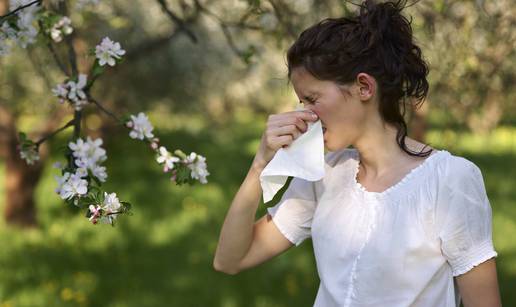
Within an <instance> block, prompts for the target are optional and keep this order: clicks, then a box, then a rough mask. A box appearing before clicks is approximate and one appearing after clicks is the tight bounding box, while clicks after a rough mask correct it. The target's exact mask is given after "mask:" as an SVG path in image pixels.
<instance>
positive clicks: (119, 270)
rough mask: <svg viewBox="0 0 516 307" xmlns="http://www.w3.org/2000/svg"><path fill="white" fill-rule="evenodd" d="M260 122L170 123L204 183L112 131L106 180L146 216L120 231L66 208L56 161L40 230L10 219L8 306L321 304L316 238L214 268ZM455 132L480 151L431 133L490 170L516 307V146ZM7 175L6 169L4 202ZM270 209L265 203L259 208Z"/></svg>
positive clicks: (4, 243)
mask: <svg viewBox="0 0 516 307" xmlns="http://www.w3.org/2000/svg"><path fill="white" fill-rule="evenodd" d="M256 122H259V121H256ZM256 122H254V123H253V121H252V120H249V121H245V122H244V123H241V124H238V125H236V126H228V127H226V128H224V129H222V128H221V129H218V130H216V129H196V130H189V131H181V130H176V129H175V128H174V129H170V130H166V131H164V134H162V135H161V136H162V141H163V143H164V144H170V145H171V146H172V147H173V145H179V144H180V146H179V147H181V148H182V149H184V150H185V151H187V152H190V151H195V152H198V153H201V154H203V155H205V156H206V157H207V162H208V166H209V170H210V172H211V175H210V176H209V177H208V179H209V184H207V185H196V186H193V187H188V186H183V187H177V186H175V185H173V184H172V183H171V182H170V181H169V180H168V178H167V175H166V174H163V173H162V172H161V169H160V166H159V165H157V164H156V163H155V161H154V157H153V155H152V154H151V152H150V151H149V150H148V149H147V148H145V146H144V145H143V144H141V143H139V142H137V141H134V140H131V139H129V138H128V137H127V136H126V135H125V133H123V134H115V135H113V136H111V137H110V138H109V139H106V141H107V144H106V147H107V149H108V161H107V167H108V174H109V175H110V177H109V178H108V182H107V183H106V184H105V188H106V189H107V190H108V191H114V192H117V193H118V196H119V197H120V198H121V199H122V200H127V201H130V202H132V203H133V205H134V207H133V212H134V215H133V216H130V217H122V218H121V219H120V221H119V224H118V225H117V226H116V227H114V228H112V227H109V226H104V225H100V226H93V225H91V224H89V222H88V220H87V219H86V218H84V217H83V216H82V213H79V212H76V211H75V210H74V209H73V208H69V207H66V206H65V204H64V203H63V202H62V201H61V200H60V199H59V198H58V196H57V195H55V193H53V189H54V186H55V183H54V180H53V174H55V170H53V169H52V168H51V167H50V164H51V163H48V167H47V168H46V169H45V173H44V178H43V180H42V182H41V184H40V185H39V186H38V190H37V201H38V217H39V222H40V227H39V228H38V229H33V230H26V231H21V230H19V229H16V228H12V227H9V226H7V225H5V224H4V222H3V221H1V222H0V244H1V247H0V307H5V306H16V307H18V306H113V307H114V306H117V307H118V306H138V307H140V306H224V307H232V306H257V307H258V306H264V307H265V306H267V307H273V306H311V305H312V303H313V301H314V298H315V295H316V292H317V286H318V283H319V280H318V277H317V272H316V268H315V261H314V258H313V253H312V246H311V241H310V240H308V241H306V242H305V244H303V245H302V246H300V247H298V248H292V249H290V250H289V251H287V252H286V253H285V254H284V255H282V256H280V257H277V258H275V259H273V260H272V261H270V262H268V263H266V264H264V265H262V266H259V267H257V268H253V269H251V270H249V271H245V272H242V273H241V274H238V275H236V276H227V275H224V274H221V273H218V272H215V271H214V270H213V269H212V259H213V254H214V251H215V247H216V243H217V240H218V234H219V230H220V227H221V225H222V222H223V219H224V216H225V214H226V211H227V209H228V206H229V204H230V201H231V199H232V197H233V195H234V193H235V192H236V190H237V189H238V187H239V185H240V182H241V180H242V179H243V178H244V176H245V174H246V172H247V169H248V167H249V165H250V163H251V161H252V158H253V152H254V150H255V149H256V146H257V139H258V138H259V136H260V128H261V127H260V126H259V124H256ZM504 129H505V128H504ZM506 129H508V130H509V131H512V132H511V133H514V131H516V130H515V129H512V130H511V129H509V128H506ZM504 133H505V132H504ZM502 134H503V133H502ZM455 137H456V138H459V139H465V138H466V137H470V138H472V140H474V142H477V143H475V144H477V145H476V146H477V147H474V146H472V145H471V142H473V141H469V142H466V143H467V144H468V146H466V145H462V144H460V142H458V145H460V146H458V145H457V142H453V144H455V145H456V146H455V147H453V146H451V145H450V144H445V142H444V141H443V140H444V139H443V138H442V137H440V136H439V134H438V132H433V131H432V132H431V133H430V138H431V139H432V140H431V142H432V145H434V146H436V147H439V146H440V145H443V146H444V145H446V146H450V147H446V148H451V149H449V150H450V151H452V152H453V153H457V154H460V155H463V156H465V157H466V158H468V159H470V160H472V161H473V162H475V163H476V164H477V165H478V166H479V167H480V168H481V170H482V173H483V175H484V180H485V182H486V188H487V192H488V195H489V198H490V201H491V205H492V208H493V221H494V223H493V227H494V243H495V247H496V249H497V251H498V252H499V257H498V259H497V265H498V270H499V280H500V283H501V291H502V296H503V300H504V305H506V306H516V294H515V293H514V292H511V285H512V286H514V284H516V241H514V240H513V238H514V235H516V208H515V207H514V206H512V205H513V204H514V200H515V199H516V190H515V189H514V186H516V185H515V183H516V182H515V179H514V178H515V176H514V175H515V174H514V170H512V171H513V173H511V172H510V171H511V169H510V167H511V166H514V165H515V164H516V151H514V150H513V148H514V147H512V146H513V145H511V146H508V145H503V144H507V141H505V142H504V141H500V142H499V143H500V144H502V145H497V146H498V147H497V148H498V149H497V150H496V151H493V152H491V151H490V150H489V149H488V148H489V147H486V146H485V142H484V141H483V140H482V139H481V140H477V139H475V136H465V135H456V136H455ZM484 138H485V137H484ZM494 138H499V136H496V137H494ZM491 142H493V141H492V140H491ZM496 142H498V141H496ZM509 143H510V142H509ZM513 144H514V143H513ZM504 146H505V147H504ZM54 151H55V150H54ZM54 154H55V153H54ZM55 157H57V154H55ZM50 162H53V161H50ZM0 174H4V169H3V165H2V164H0ZM3 181H4V178H3V176H1V177H0V197H2V198H1V199H2V200H1V201H0V209H3V206H4V204H3V195H4V190H3V189H4V186H3ZM264 213H265V206H261V207H260V208H259V211H258V213H257V216H261V215H263V214H264Z"/></svg>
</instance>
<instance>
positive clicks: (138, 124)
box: [129, 112, 154, 140]
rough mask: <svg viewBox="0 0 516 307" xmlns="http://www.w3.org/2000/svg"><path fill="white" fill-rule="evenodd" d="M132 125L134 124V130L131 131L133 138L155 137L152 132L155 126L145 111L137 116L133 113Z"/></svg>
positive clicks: (130, 134)
mask: <svg viewBox="0 0 516 307" xmlns="http://www.w3.org/2000/svg"><path fill="white" fill-rule="evenodd" d="M130 125H132V130H131V132H130V133H129V136H130V137H131V138H133V139H140V140H143V139H144V138H149V139H150V138H153V137H154V134H152V130H153V129H154V127H152V124H151V123H150V121H149V118H148V117H147V116H146V115H145V114H144V113H143V112H140V113H138V115H137V116H134V115H131V122H130Z"/></svg>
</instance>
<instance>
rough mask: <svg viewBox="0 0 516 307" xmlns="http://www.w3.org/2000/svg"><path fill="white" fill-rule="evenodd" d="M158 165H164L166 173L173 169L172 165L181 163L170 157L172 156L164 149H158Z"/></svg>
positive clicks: (162, 147)
mask: <svg viewBox="0 0 516 307" xmlns="http://www.w3.org/2000/svg"><path fill="white" fill-rule="evenodd" d="M156 161H158V163H159V164H162V163H165V165H164V169H163V170H164V171H165V172H168V171H169V170H171V169H173V168H174V163H176V162H179V161H181V160H180V159H179V158H178V157H174V156H172V154H171V153H170V152H169V151H168V150H167V149H166V148H165V147H164V146H161V147H160V148H159V156H158V158H156Z"/></svg>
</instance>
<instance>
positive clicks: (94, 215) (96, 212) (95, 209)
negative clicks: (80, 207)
mask: <svg viewBox="0 0 516 307" xmlns="http://www.w3.org/2000/svg"><path fill="white" fill-rule="evenodd" d="M88 209H89V211H90V212H91V216H90V218H89V220H90V221H91V222H92V223H93V224H97V219H98V217H99V216H100V215H101V214H102V211H101V208H100V206H99V205H97V206H94V205H90V206H89V207H88Z"/></svg>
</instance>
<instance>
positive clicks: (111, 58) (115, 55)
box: [95, 37, 125, 66]
mask: <svg viewBox="0 0 516 307" xmlns="http://www.w3.org/2000/svg"><path fill="white" fill-rule="evenodd" d="M124 54H125V50H123V49H122V48H121V47H120V43H117V42H114V41H112V40H110V39H109V37H104V38H103V39H102V42H101V43H100V45H97V46H96V47H95V56H96V57H97V59H98V60H99V65H100V66H104V65H106V64H108V65H109V66H115V64H116V60H115V59H120V58H121V56H122V55H124Z"/></svg>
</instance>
